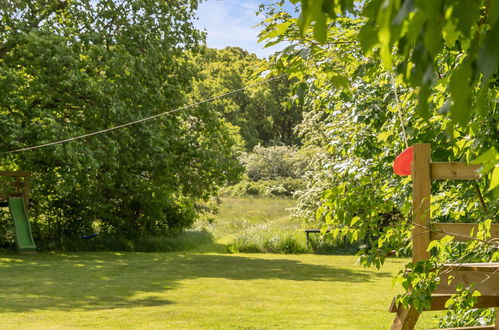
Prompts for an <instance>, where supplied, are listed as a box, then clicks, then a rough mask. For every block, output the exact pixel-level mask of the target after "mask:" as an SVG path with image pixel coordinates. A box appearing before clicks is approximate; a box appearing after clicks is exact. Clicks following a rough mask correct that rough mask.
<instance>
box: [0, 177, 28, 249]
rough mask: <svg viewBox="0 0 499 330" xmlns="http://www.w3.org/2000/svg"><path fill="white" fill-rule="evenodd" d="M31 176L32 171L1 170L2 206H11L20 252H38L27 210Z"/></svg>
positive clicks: (0, 190)
mask: <svg viewBox="0 0 499 330" xmlns="http://www.w3.org/2000/svg"><path fill="white" fill-rule="evenodd" d="M30 178H31V173H30V172H23V171H16V172H12V171H0V207H7V206H8V207H9V211H10V215H11V217H12V221H13V226H14V229H15V238H16V244H17V249H18V251H19V252H20V253H36V245H35V242H34V240H33V235H32V234H31V226H30V224H29V218H28V212H27V207H28V206H29V189H30Z"/></svg>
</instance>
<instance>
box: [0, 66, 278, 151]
mask: <svg viewBox="0 0 499 330" xmlns="http://www.w3.org/2000/svg"><path fill="white" fill-rule="evenodd" d="M284 76H286V74H281V75H279V76H275V77H272V78H269V79H266V80H263V81H260V82H258V83H255V84H250V85H246V86H243V87H241V88H238V89H235V90H232V91H230V92H226V93H223V94H220V95H217V96H213V97H210V98H208V99H204V100H202V101H198V102H194V103H190V104H187V105H184V106H182V107H180V108H176V109H173V110H169V111H165V112H162V113H159V114H156V115H153V116H149V117H146V118H142V119H138V120H134V121H131V122H128V123H125V124H121V125H118V126H113V127H109V128H105V129H102V130H99V131H95V132H91V133H87V134H83V135H79V136H74V137H70V138H67V139H63V140H58V141H53V142H48V143H43V144H39V145H35V146H31V147H25V148H19V149H14V150H9V151H2V152H0V155H6V154H13V153H18V152H24V151H28V150H35V149H40V148H45V147H49V146H53V145H57V144H62V143H66V142H71V141H75V140H81V139H85V138H87V137H90V136H95V135H99V134H104V133H107V132H110V131H114V130H117V129H120V128H124V127H128V126H132V125H135V124H138V123H142V122H145V121H148V120H152V119H156V118H158V117H162V116H166V115H169V114H172V113H175V112H179V111H182V110H186V109H189V108H192V107H195V106H198V105H200V104H204V103H208V102H212V101H215V100H218V99H220V98H223V97H226V96H229V95H232V94H235V93H239V92H241V91H243V90H245V89H247V88H249V87H254V86H259V85H263V84H264V83H268V82H271V81H273V80H277V79H280V78H282V77H284Z"/></svg>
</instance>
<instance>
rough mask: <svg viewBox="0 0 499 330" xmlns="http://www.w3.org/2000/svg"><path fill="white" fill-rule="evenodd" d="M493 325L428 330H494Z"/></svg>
mask: <svg viewBox="0 0 499 330" xmlns="http://www.w3.org/2000/svg"><path fill="white" fill-rule="evenodd" d="M494 329H496V328H494V325H479V326H476V327H459V328H435V329H430V330H494Z"/></svg>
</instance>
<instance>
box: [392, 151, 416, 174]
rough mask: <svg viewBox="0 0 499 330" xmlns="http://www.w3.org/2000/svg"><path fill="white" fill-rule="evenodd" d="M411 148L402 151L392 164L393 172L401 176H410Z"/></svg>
mask: <svg viewBox="0 0 499 330" xmlns="http://www.w3.org/2000/svg"><path fill="white" fill-rule="evenodd" d="M411 164H412V147H409V148H407V149H405V150H404V151H402V153H401V154H400V155H398V156H397V158H395V161H394V162H393V171H394V172H395V174H398V175H401V176H407V175H411Z"/></svg>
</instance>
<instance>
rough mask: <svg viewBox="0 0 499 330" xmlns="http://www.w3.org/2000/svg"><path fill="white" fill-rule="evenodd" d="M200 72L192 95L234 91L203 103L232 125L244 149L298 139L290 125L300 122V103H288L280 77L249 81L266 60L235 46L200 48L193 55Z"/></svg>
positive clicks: (287, 83) (283, 79) (286, 86)
mask: <svg viewBox="0 0 499 330" xmlns="http://www.w3.org/2000/svg"><path fill="white" fill-rule="evenodd" d="M192 61H193V63H194V64H195V65H196V67H197V69H198V70H199V71H200V75H199V76H198V77H197V79H196V81H195V83H194V92H193V95H194V96H195V98H196V99H199V100H202V99H207V98H210V97H212V96H213V95H221V94H223V93H229V92H232V91H235V90H238V89H240V88H242V87H243V86H244V90H242V91H239V92H237V93H231V94H230V95H227V96H226V97H224V98H220V99H217V100H214V101H213V102H210V103H209V104H206V105H205V107H206V108H210V109H212V111H216V112H217V113H218V114H219V115H220V116H221V117H222V118H223V119H224V120H225V121H227V122H228V123H230V124H231V125H232V126H234V127H236V130H238V132H239V134H240V135H241V137H242V141H241V142H242V143H243V144H244V146H245V148H246V150H252V149H253V147H254V146H256V145H258V144H261V145H265V146H269V145H275V144H279V145H292V144H297V143H299V139H298V137H297V136H296V134H295V132H294V127H295V126H296V125H297V124H299V123H300V121H301V118H302V117H301V114H302V110H301V104H300V103H299V102H294V101H293V98H292V97H291V96H292V92H291V89H290V86H291V85H292V82H291V81H289V80H288V79H286V77H280V78H278V79H275V80H271V81H268V82H267V83H264V84H261V83H260V81H259V80H257V83H255V81H254V80H255V78H258V77H259V76H260V74H261V73H262V72H261V71H262V68H265V67H266V66H267V65H266V61H265V60H260V59H258V58H257V57H256V56H255V55H254V54H250V53H248V52H247V51H245V50H243V49H241V48H238V47H227V48H224V49H209V48H204V49H203V50H202V52H200V53H197V54H196V55H195V56H193V59H192Z"/></svg>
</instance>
